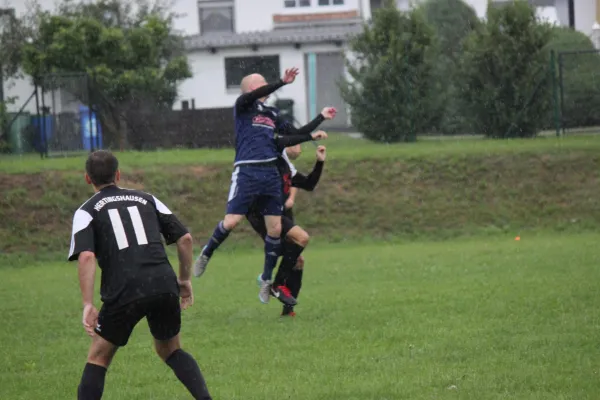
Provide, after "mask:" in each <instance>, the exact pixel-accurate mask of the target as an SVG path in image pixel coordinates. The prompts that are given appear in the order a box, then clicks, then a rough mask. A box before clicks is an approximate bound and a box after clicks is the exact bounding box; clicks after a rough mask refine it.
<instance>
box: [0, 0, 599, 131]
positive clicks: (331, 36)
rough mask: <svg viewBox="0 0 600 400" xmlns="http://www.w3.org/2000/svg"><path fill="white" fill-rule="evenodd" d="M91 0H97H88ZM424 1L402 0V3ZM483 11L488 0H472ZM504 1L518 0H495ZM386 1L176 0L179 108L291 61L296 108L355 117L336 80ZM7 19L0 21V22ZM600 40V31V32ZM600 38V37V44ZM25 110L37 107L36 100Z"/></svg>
mask: <svg viewBox="0 0 600 400" xmlns="http://www.w3.org/2000/svg"><path fill="white" fill-rule="evenodd" d="M85 1H92V0H85ZM418 1H423V0H397V4H398V6H399V8H401V9H408V8H409V7H410V4H413V3H414V2H418ZM466 1H467V3H469V4H470V5H471V6H472V7H473V8H474V9H475V11H476V12H477V14H478V15H479V16H480V17H482V18H484V17H485V12H486V8H487V0H466ZM494 1H495V2H499V3H501V2H502V1H512V0H494ZM529 1H530V2H532V3H533V4H535V5H537V6H538V10H539V13H540V15H541V16H543V17H545V18H547V19H550V20H551V21H554V22H556V23H558V24H561V25H567V26H568V25H570V24H572V25H573V26H574V27H576V28H577V29H578V30H580V31H582V32H584V33H586V34H591V33H592V26H593V24H594V22H595V21H598V20H600V0H572V1H573V3H574V7H573V12H572V13H569V7H568V4H569V0H529ZM382 2H383V0H174V11H175V12H177V13H178V14H179V15H180V18H179V19H177V20H176V25H175V27H176V29H177V30H178V31H179V32H180V33H181V34H183V35H185V36H186V37H187V39H186V41H187V46H188V56H189V61H190V64H191V67H192V70H193V73H194V76H193V78H191V79H189V80H187V81H185V82H183V83H182V84H181V87H180V93H179V94H180V100H179V101H178V102H177V104H176V105H175V108H183V107H190V108H191V107H193V108H215V107H230V106H231V105H232V104H233V102H234V100H235V98H236V96H237V94H238V92H239V89H238V87H237V85H238V84H239V81H240V80H241V77H242V76H243V75H244V74H245V73H248V72H252V71H255V70H257V69H258V70H261V71H262V72H263V73H264V74H265V75H266V77H267V78H268V79H275V78H276V77H279V76H280V75H281V73H282V71H283V70H284V69H285V68H287V67H291V66H297V67H299V68H300V69H301V75H300V76H299V78H298V79H297V81H296V82H295V83H294V84H293V85H289V86H287V87H285V88H283V89H282V90H280V91H279V92H278V93H277V95H278V96H279V98H281V99H291V100H293V101H294V114H295V116H296V119H297V120H298V121H299V122H306V121H307V120H308V119H309V118H310V117H311V116H312V115H315V114H316V113H317V112H318V110H319V107H322V106H325V105H330V104H331V105H335V106H337V107H338V108H339V109H340V115H339V117H338V118H336V121H337V123H338V124H341V125H347V123H348V119H349V118H348V116H347V113H346V112H345V107H344V106H343V102H342V100H341V98H340V95H339V91H338V89H337V86H336V81H337V80H338V79H339V78H341V77H342V76H343V74H344V64H343V58H342V51H343V49H344V46H345V43H346V42H347V39H348V38H349V37H350V36H351V35H353V34H356V33H357V32H359V31H360V29H361V24H362V23H363V22H364V21H366V20H368V19H370V17H371V12H372V10H374V9H376V8H378V7H381V4H382ZM38 3H39V4H40V5H41V6H42V8H44V9H47V10H52V9H54V7H55V6H56V3H58V0H38ZM2 9H13V10H14V12H15V14H16V15H17V16H21V15H23V14H24V13H25V12H27V10H28V0H0V10H2ZM0 26H1V24H0ZM599 42H600V38H599ZM599 44H600V43H599ZM2 87H3V89H4V90H3V91H2V92H3V94H4V97H5V98H15V99H16V102H15V104H13V105H9V111H13V112H14V111H17V110H19V109H20V108H21V106H22V105H23V104H25V102H26V100H27V99H28V98H29V96H30V95H31V93H33V86H32V85H31V82H30V79H29V77H23V78H21V79H8V80H5V79H3V80H2ZM67 97H69V96H68V94H65V98H64V99H62V98H61V96H58V98H54V99H52V98H50V96H46V98H45V99H44V100H45V104H46V105H47V106H50V107H52V108H53V111H54V112H60V109H61V108H63V107H64V106H65V104H67V103H70V101H69V99H68V98H67ZM25 111H29V112H35V102H34V101H30V102H29V104H27V106H26V107H25Z"/></svg>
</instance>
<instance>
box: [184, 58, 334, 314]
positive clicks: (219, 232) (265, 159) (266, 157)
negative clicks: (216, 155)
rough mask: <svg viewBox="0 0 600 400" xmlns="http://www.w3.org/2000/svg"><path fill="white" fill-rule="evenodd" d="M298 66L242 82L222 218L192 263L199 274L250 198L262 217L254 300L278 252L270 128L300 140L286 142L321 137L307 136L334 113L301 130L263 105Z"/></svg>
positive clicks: (264, 293)
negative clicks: (261, 256) (273, 79)
mask: <svg viewBox="0 0 600 400" xmlns="http://www.w3.org/2000/svg"><path fill="white" fill-rule="evenodd" d="M297 75H298V69H297V68H292V69H288V70H286V71H285V74H284V77H283V78H282V79H281V80H280V81H279V82H277V83H273V84H267V82H266V81H265V78H263V77H262V76H261V75H258V74H253V75H249V76H246V77H245V78H244V79H243V80H242V82H241V89H242V95H241V96H240V97H238V99H237V100H236V102H235V106H234V117H235V133H236V149H235V150H236V151H235V162H234V166H235V169H234V171H233V175H232V178H231V188H230V191H229V198H228V201H227V211H226V215H225V218H224V219H223V221H221V222H219V223H218V224H217V227H216V228H215V230H214V232H213V234H212V236H211V237H210V239H209V240H208V243H207V244H206V245H205V246H204V248H203V249H202V252H201V253H200V256H199V257H198V258H197V260H196V262H195V263H194V275H195V276H200V275H202V274H203V273H204V271H205V270H206V266H207V264H208V262H209V260H210V258H211V257H212V255H213V253H214V251H215V250H216V249H217V248H218V247H219V246H220V245H221V243H223V242H224V241H225V239H227V237H228V236H229V233H230V232H231V231H232V230H233V229H234V228H235V227H236V226H237V225H238V224H239V223H240V221H241V220H242V219H243V218H244V215H246V213H247V212H248V210H249V207H250V205H251V204H252V203H254V202H255V201H256V202H257V204H258V207H259V209H260V212H261V215H263V216H264V219H265V225H266V228H267V232H266V235H265V238H264V242H265V247H264V252H265V263H264V268H263V273H262V275H261V277H260V286H261V289H260V292H259V296H258V297H259V299H260V301H261V302H263V303H267V302H268V301H269V296H270V290H271V283H272V282H271V277H272V274H273V269H275V266H276V264H277V259H278V258H279V256H280V253H281V241H280V235H281V214H282V211H283V210H282V209H283V202H282V201H281V177H280V175H279V172H278V169H277V165H276V160H277V158H278V156H279V152H278V151H277V146H276V144H275V140H274V134H275V131H277V132H278V133H280V134H288V135H293V136H294V137H295V138H299V140H298V141H297V142H295V143H288V145H293V144H299V143H302V142H306V141H310V140H319V139H322V137H321V136H320V134H319V133H315V134H312V135H311V134H310V132H312V131H314V130H315V129H316V128H317V127H318V126H319V124H321V123H322V122H323V121H324V120H325V119H332V118H334V117H335V112H336V110H335V109H334V108H332V107H327V108H325V109H323V112H322V113H321V114H320V115H319V116H317V117H316V118H315V119H314V120H313V121H311V122H309V123H308V124H307V125H305V126H303V127H302V128H298V129H296V128H295V127H293V126H292V125H291V124H290V123H288V122H286V121H284V120H283V119H282V118H280V116H279V110H278V109H277V108H274V107H269V106H267V105H265V104H264V102H265V101H266V99H267V98H268V96H269V95H270V94H271V93H273V92H274V91H276V90H277V89H279V88H280V87H282V86H284V85H286V84H290V83H292V82H294V80H295V78H296V76H297Z"/></svg>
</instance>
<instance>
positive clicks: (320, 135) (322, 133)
mask: <svg viewBox="0 0 600 400" xmlns="http://www.w3.org/2000/svg"><path fill="white" fill-rule="evenodd" d="M311 136H312V138H313V140H324V139H327V133H326V132H325V131H316V132H314V133H313V134H312V135H311Z"/></svg>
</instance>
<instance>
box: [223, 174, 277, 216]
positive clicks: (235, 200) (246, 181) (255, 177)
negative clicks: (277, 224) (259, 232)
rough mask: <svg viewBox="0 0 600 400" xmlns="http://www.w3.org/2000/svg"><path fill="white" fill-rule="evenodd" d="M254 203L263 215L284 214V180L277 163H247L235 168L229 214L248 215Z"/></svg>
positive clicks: (228, 208) (228, 202)
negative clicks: (256, 164) (258, 164)
mask: <svg viewBox="0 0 600 400" xmlns="http://www.w3.org/2000/svg"><path fill="white" fill-rule="evenodd" d="M253 203H254V204H255V205H256V206H257V208H258V210H259V212H260V213H261V215H281V214H282V212H283V202H282V180H281V176H280V175H279V170H278V169H277V166H276V165H275V163H273V164H272V165H260V166H255V165H252V164H246V165H240V166H237V167H235V169H234V170H233V174H232V176H231V188H230V189H229V199H228V200H227V214H234V215H246V214H247V213H248V211H249V210H250V206H252V204H253Z"/></svg>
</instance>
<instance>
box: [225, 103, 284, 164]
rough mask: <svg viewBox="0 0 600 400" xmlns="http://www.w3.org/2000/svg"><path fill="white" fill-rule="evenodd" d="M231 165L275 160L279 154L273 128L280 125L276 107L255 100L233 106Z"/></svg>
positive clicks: (282, 123) (280, 127) (281, 124)
mask: <svg viewBox="0 0 600 400" xmlns="http://www.w3.org/2000/svg"><path fill="white" fill-rule="evenodd" d="M233 115H234V118H235V162H234V165H240V164H253V163H262V162H269V161H275V160H276V159H277V157H278V156H279V154H278V151H277V146H276V144H275V132H276V131H278V130H283V129H284V124H285V123H284V122H283V121H282V120H281V119H280V118H279V110H278V109H277V108H275V107H269V106H266V105H264V104H263V103H261V102H260V101H258V100H256V101H254V102H253V103H252V104H251V105H245V106H240V105H239V102H237V103H236V107H234V110H233Z"/></svg>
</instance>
